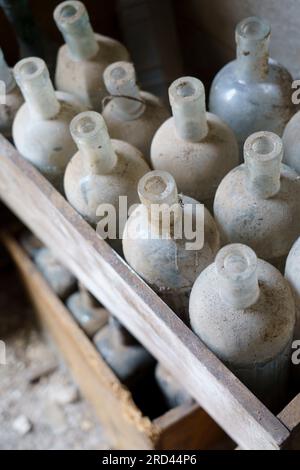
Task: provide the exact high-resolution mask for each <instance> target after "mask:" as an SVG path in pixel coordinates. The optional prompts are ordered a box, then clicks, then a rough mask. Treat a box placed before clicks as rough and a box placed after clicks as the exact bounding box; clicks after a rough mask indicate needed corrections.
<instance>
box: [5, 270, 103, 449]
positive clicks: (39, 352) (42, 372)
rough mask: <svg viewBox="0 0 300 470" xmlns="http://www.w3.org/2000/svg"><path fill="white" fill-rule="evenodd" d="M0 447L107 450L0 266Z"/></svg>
mask: <svg viewBox="0 0 300 470" xmlns="http://www.w3.org/2000/svg"><path fill="white" fill-rule="evenodd" d="M0 285H1V287H0V340H1V341H4V342H5V345H6V364H5V365H3V364H2V365H0V449H109V444H108V443H107V441H106V439H105V436H104V432H103V428H101V425H100V424H99V421H98V420H97V417H95V416H94V413H93V409H92V408H91V407H90V406H89V404H88V403H87V402H86V401H85V400H84V399H83V398H81V397H80V394H79V391H78V389H77V387H76V385H75V384H74V383H73V381H72V378H71V376H70V373H69V371H68V370H67V368H66V367H65V366H64V364H63V363H62V362H61V359H60V358H59V356H58V355H57V353H56V351H55V349H54V348H53V346H52V345H51V343H49V342H48V341H46V340H45V338H44V337H43V336H42V334H41V332H40V331H39V330H38V327H37V325H36V323H35V318H34V313H33V311H32V308H31V307H30V305H29V303H28V302H27V300H26V297H25V295H24V293H23V290H22V286H21V283H20V281H19V279H18V276H17V274H16V272H15V270H14V268H13V267H12V266H11V265H7V264H6V263H5V265H4V267H2V268H1V270H0Z"/></svg>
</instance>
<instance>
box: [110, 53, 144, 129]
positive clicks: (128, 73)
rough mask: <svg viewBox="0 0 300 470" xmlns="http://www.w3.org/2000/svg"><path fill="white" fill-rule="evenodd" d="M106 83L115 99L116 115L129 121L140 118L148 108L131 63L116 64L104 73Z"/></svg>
mask: <svg viewBox="0 0 300 470" xmlns="http://www.w3.org/2000/svg"><path fill="white" fill-rule="evenodd" d="M103 78H104V83H105V86H106V88H107V90H108V92H109V93H110V94H111V95H112V96H113V97H114V98H113V102H114V113H115V114H116V115H117V116H118V118H119V119H121V120H124V121H127V120H133V119H137V118H138V117H140V116H141V115H142V114H143V113H144V111H145V109H146V106H145V104H144V102H143V100H142V98H141V94H140V90H139V88H138V86H137V83H136V76H135V70H134V67H133V65H132V64H131V63H129V62H115V63H113V64H111V65H109V66H108V67H107V68H106V69H105V71H104V75H103Z"/></svg>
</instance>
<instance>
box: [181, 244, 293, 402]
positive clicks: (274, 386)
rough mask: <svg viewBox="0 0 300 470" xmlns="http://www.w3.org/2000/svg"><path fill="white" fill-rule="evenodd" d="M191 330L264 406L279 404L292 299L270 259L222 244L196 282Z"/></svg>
mask: <svg viewBox="0 0 300 470" xmlns="http://www.w3.org/2000/svg"><path fill="white" fill-rule="evenodd" d="M190 321H191V326H192V329H193V331H194V332H195V333H196V334H197V335H198V336H199V338H200V339H201V340H202V341H203V342H204V343H205V344H206V345H207V346H208V348H209V349H210V350H211V351H213V352H214V353H215V354H216V355H217V356H218V357H219V359H221V360H222V361H223V362H224V363H225V365H227V367H229V369H231V370H232V371H233V372H234V373H235V374H236V375H237V377H238V378H239V379H240V380H241V381H242V382H244V383H245V384H246V385H247V386H248V388H250V390H252V391H253V393H254V394H255V395H256V396H257V397H258V398H260V399H261V400H262V401H263V402H264V403H265V404H266V405H267V406H269V407H271V408H272V409H273V408H274V409H278V406H280V405H282V400H283V399H284V397H285V393H286V387H287V381H288V377H289V371H290V365H291V351H292V350H291V343H292V339H293V334H294V327H295V304H294V299H293V296H292V293H291V289H290V287H289V285H288V283H287V281H286V280H285V279H284V277H283V276H282V275H281V274H280V272H279V271H278V270H277V269H276V268H274V267H273V266H272V265H271V264H269V263H267V262H266V261H263V260H261V259H258V258H257V257H256V255H255V253H254V251H253V250H252V249H251V248H249V247H247V246H246V245H242V244H231V245H227V246H225V247H224V248H222V249H221V250H220V251H219V253H218V254H217V256H216V260H215V262H214V263H213V264H211V265H210V266H209V267H208V268H206V269H205V270H204V271H203V272H202V273H201V274H200V276H199V277H198V279H197V281H196V282H195V284H194V286H193V289H192V292H191V297H190Z"/></svg>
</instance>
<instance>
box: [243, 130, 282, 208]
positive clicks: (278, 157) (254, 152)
mask: <svg viewBox="0 0 300 470" xmlns="http://www.w3.org/2000/svg"><path fill="white" fill-rule="evenodd" d="M244 158H245V166H246V177H247V184H248V189H249V191H251V192H252V193H253V194H254V195H255V196H256V197H259V198H262V199H268V198H271V197H273V196H275V195H276V194H277V193H278V192H279V191H280V175H281V162H282V158H283V145H282V141H281V139H280V137H278V136H277V135H276V134H273V133H272V132H266V131H263V132H256V133H255V134H252V135H251V136H249V137H248V139H247V140H246V142H245V145H244Z"/></svg>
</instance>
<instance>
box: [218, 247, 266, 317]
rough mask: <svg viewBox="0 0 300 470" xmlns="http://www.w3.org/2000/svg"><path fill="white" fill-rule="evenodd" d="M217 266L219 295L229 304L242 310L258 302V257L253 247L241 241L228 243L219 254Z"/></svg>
mask: <svg viewBox="0 0 300 470" xmlns="http://www.w3.org/2000/svg"><path fill="white" fill-rule="evenodd" d="M215 266H216V270H217V274H218V281H219V282H218V290H219V295H220V297H221V299H222V300H223V301H224V302H225V303H226V304H227V305H230V306H231V307H232V308H235V309H239V310H240V309H241V310H242V309H246V308H248V307H251V305H254V304H255V303H256V302H257V300H258V298H259V295H260V290H259V284H258V278H257V257H256V254H255V253H254V251H253V250H252V249H251V248H249V247H248V246H246V245H242V244H239V243H236V244H232V245H227V246H225V247H224V248H222V249H221V250H220V251H219V253H218V254H217V256H216V260H215Z"/></svg>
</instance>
